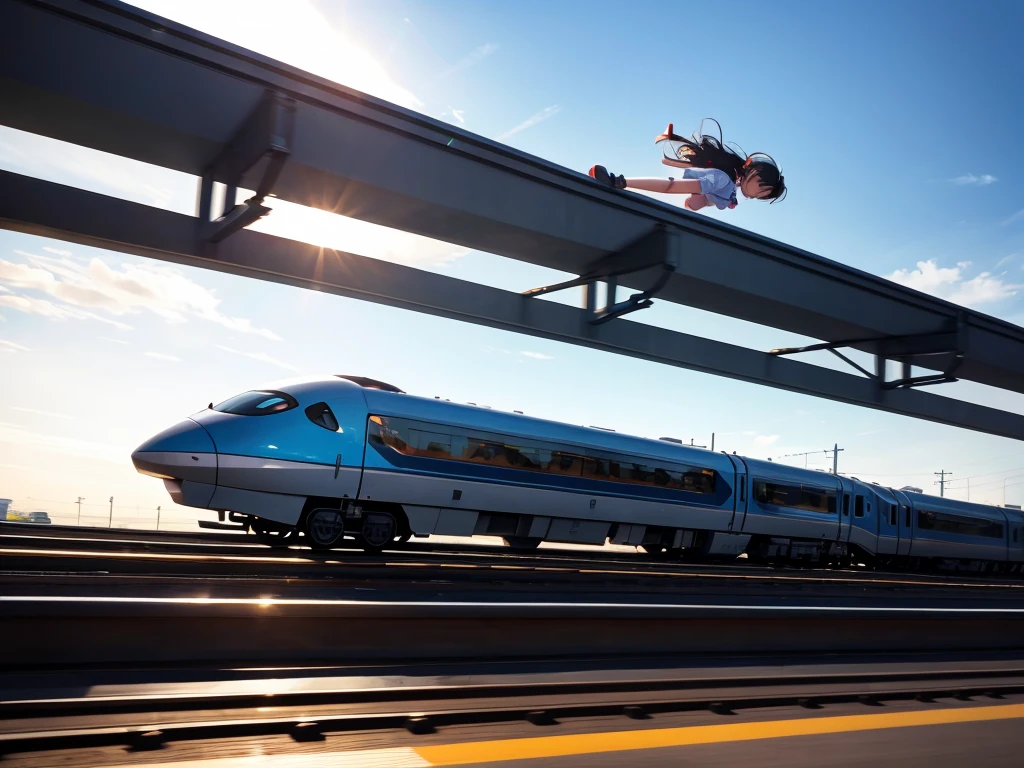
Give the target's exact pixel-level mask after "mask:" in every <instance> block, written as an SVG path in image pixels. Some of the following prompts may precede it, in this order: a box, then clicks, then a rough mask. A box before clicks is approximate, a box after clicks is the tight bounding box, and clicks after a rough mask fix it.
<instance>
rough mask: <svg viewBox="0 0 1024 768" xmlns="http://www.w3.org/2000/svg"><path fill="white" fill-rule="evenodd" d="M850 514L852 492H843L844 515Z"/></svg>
mask: <svg viewBox="0 0 1024 768" xmlns="http://www.w3.org/2000/svg"><path fill="white" fill-rule="evenodd" d="M849 516H850V494H848V493H844V494H843V517H849Z"/></svg>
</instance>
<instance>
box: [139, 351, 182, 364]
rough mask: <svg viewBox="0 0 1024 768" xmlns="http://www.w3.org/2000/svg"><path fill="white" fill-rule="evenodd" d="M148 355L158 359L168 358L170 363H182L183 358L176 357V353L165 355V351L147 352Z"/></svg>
mask: <svg viewBox="0 0 1024 768" xmlns="http://www.w3.org/2000/svg"><path fill="white" fill-rule="evenodd" d="M146 357H152V358H155V359H156V360H166V361H167V362H169V363H180V362H181V358H180V357H175V356H174V355H165V354H164V353H163V352H147V353H146Z"/></svg>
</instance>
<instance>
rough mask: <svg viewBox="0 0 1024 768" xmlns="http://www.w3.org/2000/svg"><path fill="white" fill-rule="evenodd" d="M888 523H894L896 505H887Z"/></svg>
mask: <svg viewBox="0 0 1024 768" xmlns="http://www.w3.org/2000/svg"><path fill="white" fill-rule="evenodd" d="M889 525H896V505H895V504H892V505H891V506H890V507H889Z"/></svg>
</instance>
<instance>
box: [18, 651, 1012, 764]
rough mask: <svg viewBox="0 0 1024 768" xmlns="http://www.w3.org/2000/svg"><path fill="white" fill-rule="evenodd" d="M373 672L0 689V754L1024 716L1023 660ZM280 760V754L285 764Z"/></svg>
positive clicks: (126, 755)
mask: <svg viewBox="0 0 1024 768" xmlns="http://www.w3.org/2000/svg"><path fill="white" fill-rule="evenodd" d="M687 661H688V662H689V664H687V663H686V662H687ZM695 661H697V662H699V663H698V664H697V665H695V664H694V663H693V662H695ZM548 666H549V667H551V666H553V665H551V664H549V665H548ZM367 671H368V670H359V669H352V668H348V669H344V668H343V669H336V670H324V669H322V668H321V669H304V668H297V669H296V668H293V669H286V670H282V669H276V670H263V671H262V674H256V675H255V676H254V672H253V671H252V670H235V671H234V674H232V675H229V678H230V679H227V680H225V675H224V674H223V672H222V674H221V675H219V676H211V675H209V673H207V678H206V679H205V680H204V679H203V678H202V677H201V676H196V675H193V679H191V680H189V681H188V682H181V681H174V682H167V681H166V679H163V680H162V679H160V678H161V677H163V678H166V677H167V673H166V671H164V672H162V673H161V672H159V671H157V672H154V671H153V670H134V671H133V672H132V676H133V680H134V681H133V682H132V683H130V684H113V685H112V684H109V683H108V684H106V685H104V684H102V682H101V683H100V684H99V685H93V686H91V687H90V688H89V690H88V692H87V693H85V694H82V693H81V690H82V689H81V675H80V674H79V675H76V676H73V677H71V678H68V679H62V678H61V677H60V676H51V678H50V679H49V680H48V681H47V683H48V685H49V686H50V687H49V688H39V687H36V688H34V689H33V693H32V695H31V696H29V697H27V698H24V693H23V692H22V691H19V690H17V689H16V688H12V687H11V686H12V682H14V683H16V682H17V681H16V680H14V681H12V679H11V678H10V676H6V677H4V678H2V679H0V685H3V686H4V687H3V688H0V696H2V699H0V754H2V755H3V756H4V758H5V762H6V761H8V760H10V761H12V763H13V764H15V765H19V764H24V765H45V764H46V763H45V762H43V761H44V760H46V759H49V760H54V759H58V758H57V757H56V756H57V755H60V757H59V760H60V762H61V764H64V765H74V764H79V759H81V757H82V756H83V755H84V756H86V757H87V758H88V759H89V760H90V761H95V760H96V758H97V756H98V755H100V754H103V751H104V750H107V751H108V753H109V752H110V751H112V750H117V752H115V753H114V754H115V755H116V757H117V758H118V760H117V762H119V763H120V762H129V763H130V762H131V757H132V756H133V755H134V759H135V760H136V761H139V762H141V761H143V760H145V758H146V756H147V754H148V753H150V752H151V751H152V750H161V751H162V752H163V753H164V759H169V758H170V757H171V756H173V755H175V754H177V753H181V754H183V755H188V754H190V750H191V753H192V754H194V753H195V751H196V750H199V749H203V750H205V749H207V748H208V746H207V745H216V746H217V749H218V750H220V751H230V752H232V753H234V754H238V752H239V750H244V745H246V744H249V745H252V744H259V745H261V752H262V751H263V749H265V747H266V745H267V744H268V743H269V744H273V743H275V742H274V740H275V739H276V740H277V741H276V743H277V744H279V745H281V747H286V746H288V745H289V744H290V745H291V746H293V747H301V746H302V745H303V744H313V745H315V746H316V748H317V749H318V751H330V750H331V749H336V748H338V747H339V746H343V747H344V748H345V749H347V750H351V749H352V748H353V747H359V746H365V745H367V744H371V745H372V744H374V743H380V741H382V740H383V742H384V743H386V744H388V745H392V746H393V745H394V744H396V743H399V744H400V743H402V741H403V739H409V738H415V739H418V740H419V743H421V744H427V745H430V744H435V745H436V744H451V743H453V742H454V743H458V741H460V740H465V739H466V738H467V729H469V730H468V733H473V730H472V729H477V730H479V729H480V728H491V729H494V728H504V729H505V732H507V733H511V734H515V735H516V736H518V737H524V736H529V735H531V734H532V733H536V732H537V730H538V729H543V731H544V735H552V734H555V733H566V732H568V733H579V732H584V733H585V732H587V731H588V730H593V729H594V727H595V725H599V726H600V727H601V728H602V729H607V728H609V727H614V725H615V723H616V721H617V722H619V723H621V725H620V726H619V727H626V726H627V724H628V727H629V728H630V729H644V728H653V727H665V726H666V725H671V724H677V723H680V722H682V723H689V724H692V723H694V722H698V723H699V722H714V721H718V722H721V721H723V720H726V719H728V718H742V717H743V716H744V715H746V714H747V713H753V712H757V713H758V715H759V716H760V717H765V716H766V713H771V712H773V711H774V713H775V716H779V714H785V713H787V712H788V713H789V715H790V716H792V713H793V712H794V711H799V712H803V713H805V714H804V715H803V716H805V717H806V716H812V717H814V716H817V717H827V716H835V715H837V714H844V713H848V712H851V711H852V712H877V711H880V710H881V711H885V710H890V711H891V710H893V709H896V710H899V711H919V712H928V711H931V712H933V713H934V712H936V711H938V712H942V711H947V710H949V709H951V708H954V707H965V706H985V705H986V704H988V705H992V704H999V705H1008V706H1012V705H1014V704H1017V703H1020V702H1024V662H1021V661H1019V660H1016V659H1014V658H972V657H961V658H950V657H948V656H945V657H941V656H940V657H934V658H928V657H924V658H918V659H917V660H915V661H910V660H908V659H906V658H898V657H892V656H889V657H881V658H879V657H870V656H866V657H860V658H845V659H836V660H833V661H831V662H830V663H808V662H807V660H806V659H805V660H803V661H802V662H801V661H798V660H795V659H792V658H785V657H782V658H779V657H775V658H773V657H766V658H750V659H746V660H744V663H742V664H736V663H731V664H730V663H724V662H722V661H721V660H720V659H717V660H716V659H714V658H712V659H703V660H701V659H692V658H691V659H688V660H681V659H680V660H676V663H675V664H673V665H666V666H661V667H656V666H655V667H652V666H651V663H650V661H649V660H647V661H640V660H635V666H634V668H632V669H625V670H624V669H622V663H621V660H620V662H619V668H617V669H608V668H602V667H601V666H599V665H598V666H594V665H590V667H589V668H587V667H584V666H581V665H576V666H575V667H573V666H569V667H565V666H564V665H563V668H562V669H558V670H552V669H534V670H529V671H523V670H521V669H520V670H509V669H507V668H506V669H500V668H495V667H493V666H492V667H486V666H485V667H482V668H480V667H479V665H478V668H477V669H476V670H475V674H458V668H456V674H440V675H439V674H436V672H435V674H429V670H427V671H426V672H428V673H427V674H425V670H424V669H423V668H422V667H421V668H413V669H409V668H390V669H388V668H386V669H377V670H369V671H371V672H373V673H374V674H372V675H368V674H367ZM446 671H447V670H446ZM104 674H106V675H108V676H109V675H110V674H111V673H110V672H106V673H104V672H102V671H100V672H93V675H92V676H93V678H94V679H99V680H102V678H103V675H104ZM269 674H273V675H274V677H269V676H268V675H269ZM121 675H122V676H123V675H124V672H121ZM147 675H148V676H149V677H150V678H151V679H146V678H147ZM211 680H214V681H215V682H216V686H215V687H216V690H215V691H212V692H211V690H210V685H209V683H210V681H211ZM62 685H63V686H64V687H61V686H62ZM69 691H74V692H75V695H68V694H69ZM19 697H22V698H19ZM281 747H279V748H278V750H277V751H278V753H279V754H284V753H285V749H283V748H281ZM125 750H127V752H126V751H125ZM272 751H274V750H272ZM76 758H78V759H76ZM84 764H90V765H95V764H96V763H95V762H87V763H84Z"/></svg>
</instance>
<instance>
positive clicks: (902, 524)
mask: <svg viewBox="0 0 1024 768" xmlns="http://www.w3.org/2000/svg"><path fill="white" fill-rule="evenodd" d="M893 495H894V496H895V497H896V504H897V508H898V511H897V513H896V522H897V523H898V525H899V536H900V539H899V542H898V543H897V545H896V554H897V555H899V556H900V557H908V556H909V555H910V544H911V542H912V541H913V539H914V516H913V505H912V504H911V503H910V499H909V498H907V496H906V495H905V494H903V493H900V492H899V491H893Z"/></svg>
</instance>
